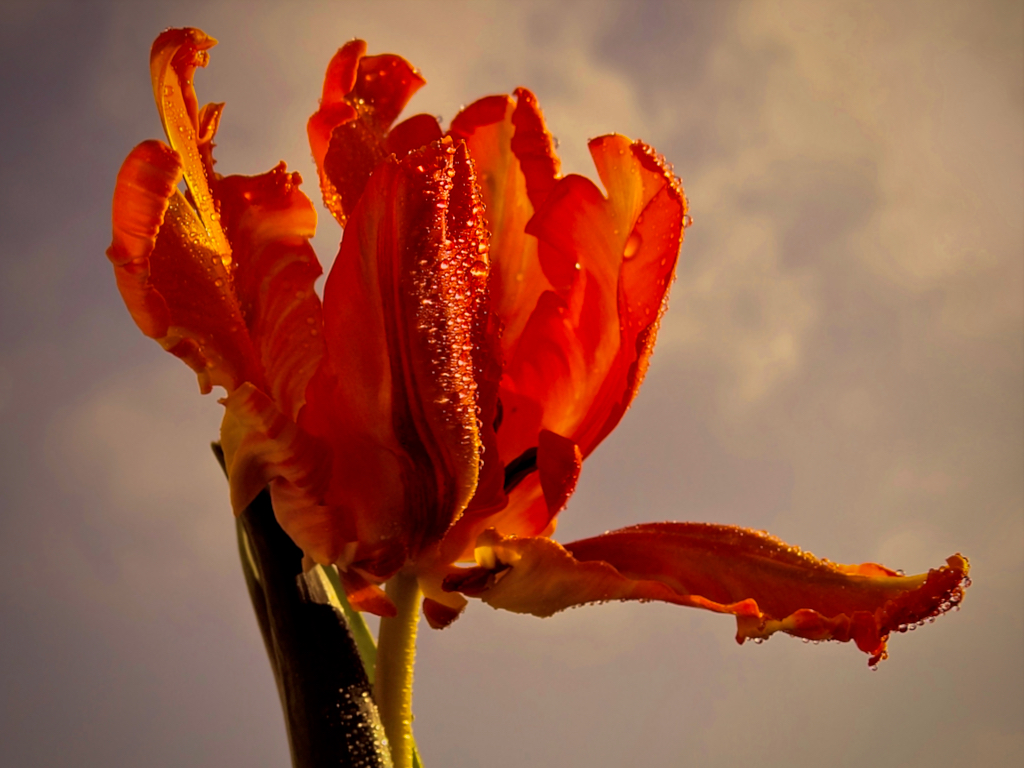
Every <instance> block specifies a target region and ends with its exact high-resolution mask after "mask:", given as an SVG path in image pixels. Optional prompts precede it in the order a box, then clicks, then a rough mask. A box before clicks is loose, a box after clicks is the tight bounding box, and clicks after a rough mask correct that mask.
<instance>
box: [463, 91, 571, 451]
mask: <svg viewBox="0 0 1024 768" xmlns="http://www.w3.org/2000/svg"><path fill="white" fill-rule="evenodd" d="M516 96H517V97H518V103H517V102H516V101H513V100H512V99H511V98H510V97H508V96H489V97H487V98H484V99H480V100H479V101H476V102H474V103H473V104H470V105H469V106H468V107H466V108H465V109H464V110H462V111H461V112H460V113H459V114H458V115H457V116H456V117H455V119H454V120H452V125H451V129H450V130H449V132H448V133H449V135H450V136H452V137H453V138H457V139H464V140H465V141H466V145H467V146H468V147H469V153H470V155H471V156H472V157H473V162H474V163H475V165H476V170H477V173H478V174H479V176H480V179H481V187H482V193H483V199H484V205H485V208H486V217H487V226H488V229H489V231H490V233H491V263H492V265H493V268H492V272H491V279H490V291H491V305H492V307H493V310H494V312H495V314H497V316H498V317H499V318H500V319H501V321H502V323H503V324H504V331H503V333H502V341H501V344H502V351H503V353H504V356H505V358H506V359H511V357H512V353H513V351H514V350H515V348H516V345H517V343H518V340H519V338H520V335H521V334H522V332H523V328H524V326H525V325H526V322H527V320H528V319H529V317H530V313H531V312H532V311H533V308H534V306H536V304H537V299H538V297H539V296H540V295H541V294H542V293H543V292H544V291H546V290H548V289H549V288H550V287H551V285H550V283H549V282H548V280H547V278H546V277H545V276H544V273H543V271H542V270H541V268H540V262H539V260H538V257H537V239H536V238H535V237H533V236H532V235H528V234H527V233H526V224H527V222H528V221H529V220H530V217H531V216H533V211H534V205H535V204H539V203H540V202H542V201H543V200H544V198H545V197H546V196H547V194H548V192H549V191H550V189H551V188H552V187H553V185H554V182H555V179H556V178H557V175H558V167H559V166H558V159H557V157H556V156H555V151H554V141H553V139H552V138H551V135H550V134H549V133H548V132H547V129H546V128H545V126H544V120H543V117H542V115H541V113H540V109H539V108H538V107H537V103H536V100H535V99H534V97H533V94H532V93H530V92H529V91H527V90H526V89H524V88H521V89H519V90H517V91H516ZM506 458H507V459H511V458H513V457H506Z"/></svg>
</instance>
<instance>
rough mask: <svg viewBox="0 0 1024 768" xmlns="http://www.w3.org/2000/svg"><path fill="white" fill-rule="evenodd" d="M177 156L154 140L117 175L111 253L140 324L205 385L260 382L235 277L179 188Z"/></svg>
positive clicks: (126, 298) (134, 153) (205, 387)
mask: <svg viewBox="0 0 1024 768" xmlns="http://www.w3.org/2000/svg"><path fill="white" fill-rule="evenodd" d="M180 178H181V164H180V156H179V155H178V153H177V152H175V151H174V150H172V149H170V148H169V147H167V146H166V145H165V144H162V143H160V142H157V141H147V142H143V143H142V144H140V145H139V146H137V147H136V148H135V149H134V150H132V152H131V154H129V155H128V158H127V159H126V160H125V162H124V165H122V166H121V170H120V172H119V173H118V175H117V184H116V186H115V189H114V205H113V232H114V234H113V243H112V244H111V246H110V248H109V249H108V250H107V256H108V258H109V259H110V261H111V262H112V263H113V264H114V272H115V275H116V277H117V284H118V288H119V289H120V291H121V295H122V297H123V298H124V301H125V304H126V305H127V306H128V310H129V312H131V314H132V317H133V318H134V319H135V322H136V324H137V325H138V326H139V328H140V329H141V330H142V332H143V333H145V334H146V335H147V336H150V337H151V338H154V339H156V340H157V341H159V342H160V344H161V345H162V346H163V347H164V348H165V349H167V350H168V351H169V352H171V353H173V354H175V355H177V356H178V357H180V358H182V359H183V360H184V361H185V362H186V363H187V364H188V365H189V367H191V368H192V369H193V370H194V371H195V372H196V374H197V375H198V377H199V384H200V389H201V390H202V391H203V392H209V391H210V389H211V388H212V387H213V386H214V385H220V386H223V387H224V388H225V389H227V390H228V391H231V390H233V389H235V388H236V387H237V386H238V385H239V384H241V383H242V382H243V381H252V382H254V383H257V384H259V383H260V382H262V372H261V370H260V367H259V363H258V360H257V357H256V353H255V350H254V349H253V346H252V342H251V341H250V339H249V335H248V333H247V331H246V327H245V322H244V318H243V316H242V311H241V307H240V306H239V304H238V301H237V298H236V296H235V294H234V291H233V290H232V288H231V276H230V274H229V272H228V270H227V268H226V267H225V265H224V263H223V261H222V259H221V255H220V254H218V253H217V252H216V251H213V250H211V249H210V248H209V247H208V245H207V244H208V242H209V240H208V239H207V238H206V237H205V230H204V228H203V224H202V222H201V221H200V220H199V217H198V215H197V214H196V212H195V209H194V208H193V207H192V206H191V205H190V204H189V202H188V201H187V200H186V199H185V198H184V197H183V196H182V195H181V193H180V192H178V190H177V189H176V184H177V182H178V180H179V179H180Z"/></svg>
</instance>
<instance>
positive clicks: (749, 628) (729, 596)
mask: <svg viewBox="0 0 1024 768" xmlns="http://www.w3.org/2000/svg"><path fill="white" fill-rule="evenodd" d="M477 562H478V566H477V567H476V568H469V569H466V571H465V572H463V573H460V574H457V575H452V576H449V577H448V578H447V579H446V580H445V584H444V588H445V589H447V590H449V591H458V592H461V593H462V594H465V595H468V596H471V597H480V598H481V599H482V600H484V602H486V603H488V604H489V605H492V606H494V607H496V608H504V609H506V610H510V611H514V612H517V613H532V614H534V615H537V616H550V615H551V614H553V613H556V612H557V611H560V610H563V609H565V608H568V607H570V606H574V605H582V604H585V603H593V602H603V601H606V600H663V601H665V602H670V603H676V604H678V605H688V606H693V607H698V608H705V609H707V610H712V611H716V612H719V613H730V614H733V615H735V616H736V618H737V636H736V639H737V641H738V642H740V643H742V642H743V641H744V640H745V639H747V638H753V639H755V640H763V639H764V638H766V637H768V636H769V635H771V634H772V633H774V632H777V631H782V632H786V633H788V634H792V635H795V636H797V637H802V638H806V639H810V640H839V641H843V642H847V641H849V640H853V641H855V642H856V644H857V646H858V647H859V648H860V649H861V650H862V651H864V652H866V653H869V654H871V660H870V662H869V663H871V664H875V663H877V662H878V661H879V660H880V659H883V658H885V657H886V655H887V654H886V640H887V639H888V637H889V635H890V633H892V632H893V631H900V632H902V631H905V630H906V629H908V628H911V627H913V626H916V625H918V624H920V623H922V622H924V621H926V620H929V619H932V618H934V617H935V616H938V615H940V614H942V613H944V612H945V611H947V610H949V609H950V608H951V607H953V606H954V605H957V604H958V603H959V602H960V600H961V599H962V598H963V590H964V589H965V588H966V587H967V586H968V585H969V583H970V582H969V580H968V579H967V572H968V563H967V560H966V559H965V558H963V557H961V556H960V555H954V556H953V557H950V558H949V559H948V560H947V561H946V563H947V564H946V565H944V566H942V567H940V568H937V569H935V570H932V571H929V572H928V573H927V574H920V575H917V576H900V575H898V573H897V572H895V571H891V570H889V569H887V568H883V567H882V566H878V565H875V564H873V563H867V564H864V565H860V566H842V565H836V564H834V563H830V562H828V561H822V560H818V559H817V558H815V557H813V556H812V555H810V554H807V553H804V552H801V551H800V550H799V549H795V548H793V547H789V546H787V545H786V544H784V543H783V542H781V541H779V540H778V539H776V538H774V537H771V536H769V535H767V534H765V533H760V532H756V531H748V530H744V529H741V528H736V527H733V526H720V525H708V524H699V523H654V524H648V525H638V526H635V527H632V528H624V529H622V530H619V531H612V532H610V533H606V534H604V535H602V536H597V537H595V538H592V539H586V540H583V541H578V542H573V543H571V544H566V545H565V546H564V547H563V546H560V545H559V544H557V543H556V542H554V541H551V540H550V539H545V538H515V537H502V536H501V535H500V534H498V533H497V532H496V531H494V530H489V531H486V532H485V533H484V534H483V535H482V536H481V538H480V541H478V543H477Z"/></svg>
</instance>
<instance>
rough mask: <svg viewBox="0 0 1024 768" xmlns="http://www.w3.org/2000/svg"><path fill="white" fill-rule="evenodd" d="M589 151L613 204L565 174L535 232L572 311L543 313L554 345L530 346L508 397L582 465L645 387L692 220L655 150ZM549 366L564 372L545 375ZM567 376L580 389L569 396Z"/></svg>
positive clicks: (551, 305) (616, 141) (611, 142)
mask: <svg viewBox="0 0 1024 768" xmlns="http://www.w3.org/2000/svg"><path fill="white" fill-rule="evenodd" d="M590 151H591V155H592V156H593V158H594V163H595V165H596V166H597V170H598V174H599V175H600V177H601V181H602V183H603V184H604V186H605V189H606V190H607V191H608V197H607V198H605V197H604V196H603V195H601V193H600V192H599V191H598V189H597V188H596V187H595V186H594V185H593V184H592V183H591V182H589V181H588V180H586V179H584V178H582V177H579V176H568V177H566V178H564V179H562V180H561V181H559V182H558V184H557V185H556V186H555V188H554V190H553V191H552V192H551V194H550V195H549V196H548V198H547V200H546V201H545V203H544V206H543V207H542V208H541V209H540V210H538V211H537V214H536V215H535V216H534V217H533V219H532V220H531V221H530V224H529V226H528V227H527V231H528V232H531V233H533V234H535V235H536V236H537V238H538V239H539V240H540V242H541V264H542V265H543V267H544V271H545V273H546V274H547V276H548V279H549V280H550V281H551V283H552V285H553V286H554V288H555V291H556V292H557V294H558V296H559V297H561V298H562V300H563V302H564V304H561V305H558V304H556V302H555V301H554V300H553V299H551V300H549V302H548V304H547V305H545V306H543V307H541V306H538V311H540V312H542V313H544V315H545V317H544V318H542V319H541V322H538V323H537V324H536V332H537V333H541V332H546V331H548V329H550V328H552V327H554V326H560V328H559V331H560V337H559V338H558V346H557V347H556V346H555V345H554V344H553V343H550V342H549V343H547V344H543V343H540V341H539V340H537V341H538V343H537V344H533V343H530V344H527V343H525V341H524V342H523V343H522V344H521V345H520V350H519V354H518V355H517V358H516V359H515V360H514V361H513V363H512V364H511V365H510V368H509V373H510V379H511V382H512V386H511V388H512V389H514V390H515V391H516V392H517V393H518V394H519V395H521V396H527V397H531V398H532V399H534V400H536V401H537V402H539V403H540V404H541V405H542V407H543V410H544V416H543V426H544V427H546V428H547V429H550V430H552V431H554V432H557V433H558V434H561V435H565V436H566V437H570V438H572V439H573V440H574V441H575V442H576V443H577V444H578V445H579V446H580V449H581V450H582V452H583V455H584V456H587V455H589V454H590V452H591V451H592V450H593V449H594V447H596V445H597V444H598V442H600V440H601V439H603V438H604V436H605V435H607V434H608V432H609V431H610V430H611V429H612V428H613V427H614V426H615V424H617V423H618V420H619V418H621V416H622V413H623V412H624V411H625V409H626V407H628V405H629V403H630V402H631V401H632V398H633V396H634V395H635V393H636V390H637V388H638V387H639V384H640V381H641V380H642V378H643V373H644V372H645V370H646V365H647V359H648V357H649V355H650V351H651V348H652V346H653V343H654V336H655V334H656V332H657V324H658V321H659V319H660V317H661V314H662V312H663V311H664V305H665V298H666V295H667V291H668V287H669V284H670V283H671V280H672V278H673V275H674V273H675V264H676V257H677V256H678V253H679V246H680V244H681V242H682V235H683V222H684V216H685V214H686V199H685V197H684V196H683V193H682V189H681V187H680V186H679V182H678V180H677V179H676V178H675V177H674V176H673V175H672V173H671V169H669V168H668V167H667V166H665V164H664V162H663V161H662V160H661V159H660V158H659V157H658V156H657V155H656V154H655V153H654V152H653V150H651V149H650V147H648V146H647V145H645V144H643V143H641V142H630V140H629V139H627V138H625V137H623V136H603V137H601V138H598V139H594V140H592V141H591V142H590ZM570 339H571V340H574V343H569V342H568V341H567V340H570ZM532 341H534V339H533V338H531V342H532ZM559 347H560V348H559ZM535 350H537V351H539V352H540V354H535ZM549 365H554V368H553V370H554V371H555V372H556V374H554V375H552V376H550V377H545V376H544V375H543V372H544V371H545V370H548V367H549ZM520 371H521V372H522V375H519V372H520ZM556 375H557V379H558V380H555V379H556ZM567 376H568V377H569V379H570V380H571V381H572V382H573V383H574V384H576V385H577V386H573V387H572V390H571V392H570V391H568V390H567V389H566V382H565V378H566V377H567ZM546 379H547V380H546ZM552 386H554V387H555V389H554V390H552V389H551V387H552ZM549 391H551V392H552V395H548V394H547V393H548V392H549Z"/></svg>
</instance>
